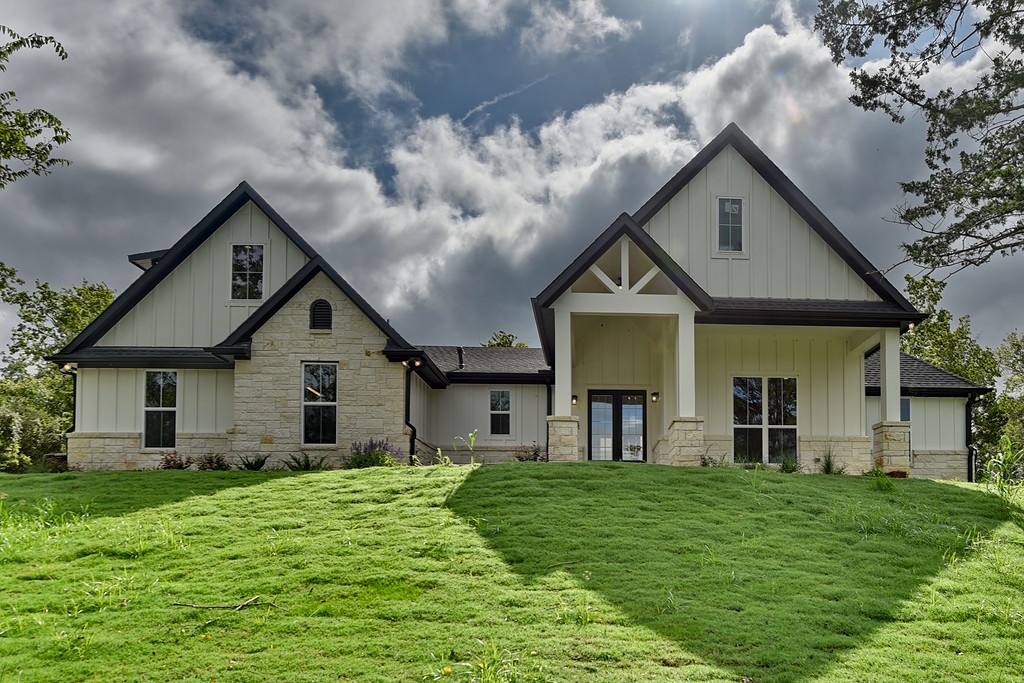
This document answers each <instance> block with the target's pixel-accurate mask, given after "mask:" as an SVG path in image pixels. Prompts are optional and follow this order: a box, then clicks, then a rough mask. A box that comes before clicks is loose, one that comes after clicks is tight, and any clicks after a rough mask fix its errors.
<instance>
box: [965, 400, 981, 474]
mask: <svg viewBox="0 0 1024 683" xmlns="http://www.w3.org/2000/svg"><path fill="white" fill-rule="evenodd" d="M977 398H978V395H977V394H974V393H971V394H968V395H967V404H966V405H965V407H964V422H965V423H966V424H965V426H966V430H967V431H966V432H965V434H966V439H967V481H969V482H971V483H974V481H975V479H976V478H977V477H976V476H975V470H976V469H977V467H978V449H977V448H975V447H974V402H975V400H977Z"/></svg>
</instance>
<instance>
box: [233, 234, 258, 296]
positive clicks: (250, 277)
mask: <svg viewBox="0 0 1024 683" xmlns="http://www.w3.org/2000/svg"><path fill="white" fill-rule="evenodd" d="M231 298H232V299H238V300H245V299H255V300H259V299H262V298H263V245H262V244H233V245H231Z"/></svg>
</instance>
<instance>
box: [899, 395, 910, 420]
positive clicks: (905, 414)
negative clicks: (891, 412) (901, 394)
mask: <svg viewBox="0 0 1024 683" xmlns="http://www.w3.org/2000/svg"><path fill="white" fill-rule="evenodd" d="M900 422H910V399H909V398H901V399H900Z"/></svg>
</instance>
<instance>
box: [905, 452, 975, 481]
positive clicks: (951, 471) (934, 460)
mask: <svg viewBox="0 0 1024 683" xmlns="http://www.w3.org/2000/svg"><path fill="white" fill-rule="evenodd" d="M910 476H912V477H918V478H922V479H956V480H958V481H967V451H966V450H959V451H956V450H954V451H916V450H915V451H914V459H913V462H912V463H911V465H910Z"/></svg>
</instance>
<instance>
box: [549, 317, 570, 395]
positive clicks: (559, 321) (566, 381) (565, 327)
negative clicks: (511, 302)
mask: <svg viewBox="0 0 1024 683" xmlns="http://www.w3.org/2000/svg"><path fill="white" fill-rule="evenodd" d="M571 316H572V313H570V312H569V308H568V307H567V306H555V404H554V405H553V406H552V410H553V412H554V414H555V415H572V317H571Z"/></svg>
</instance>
